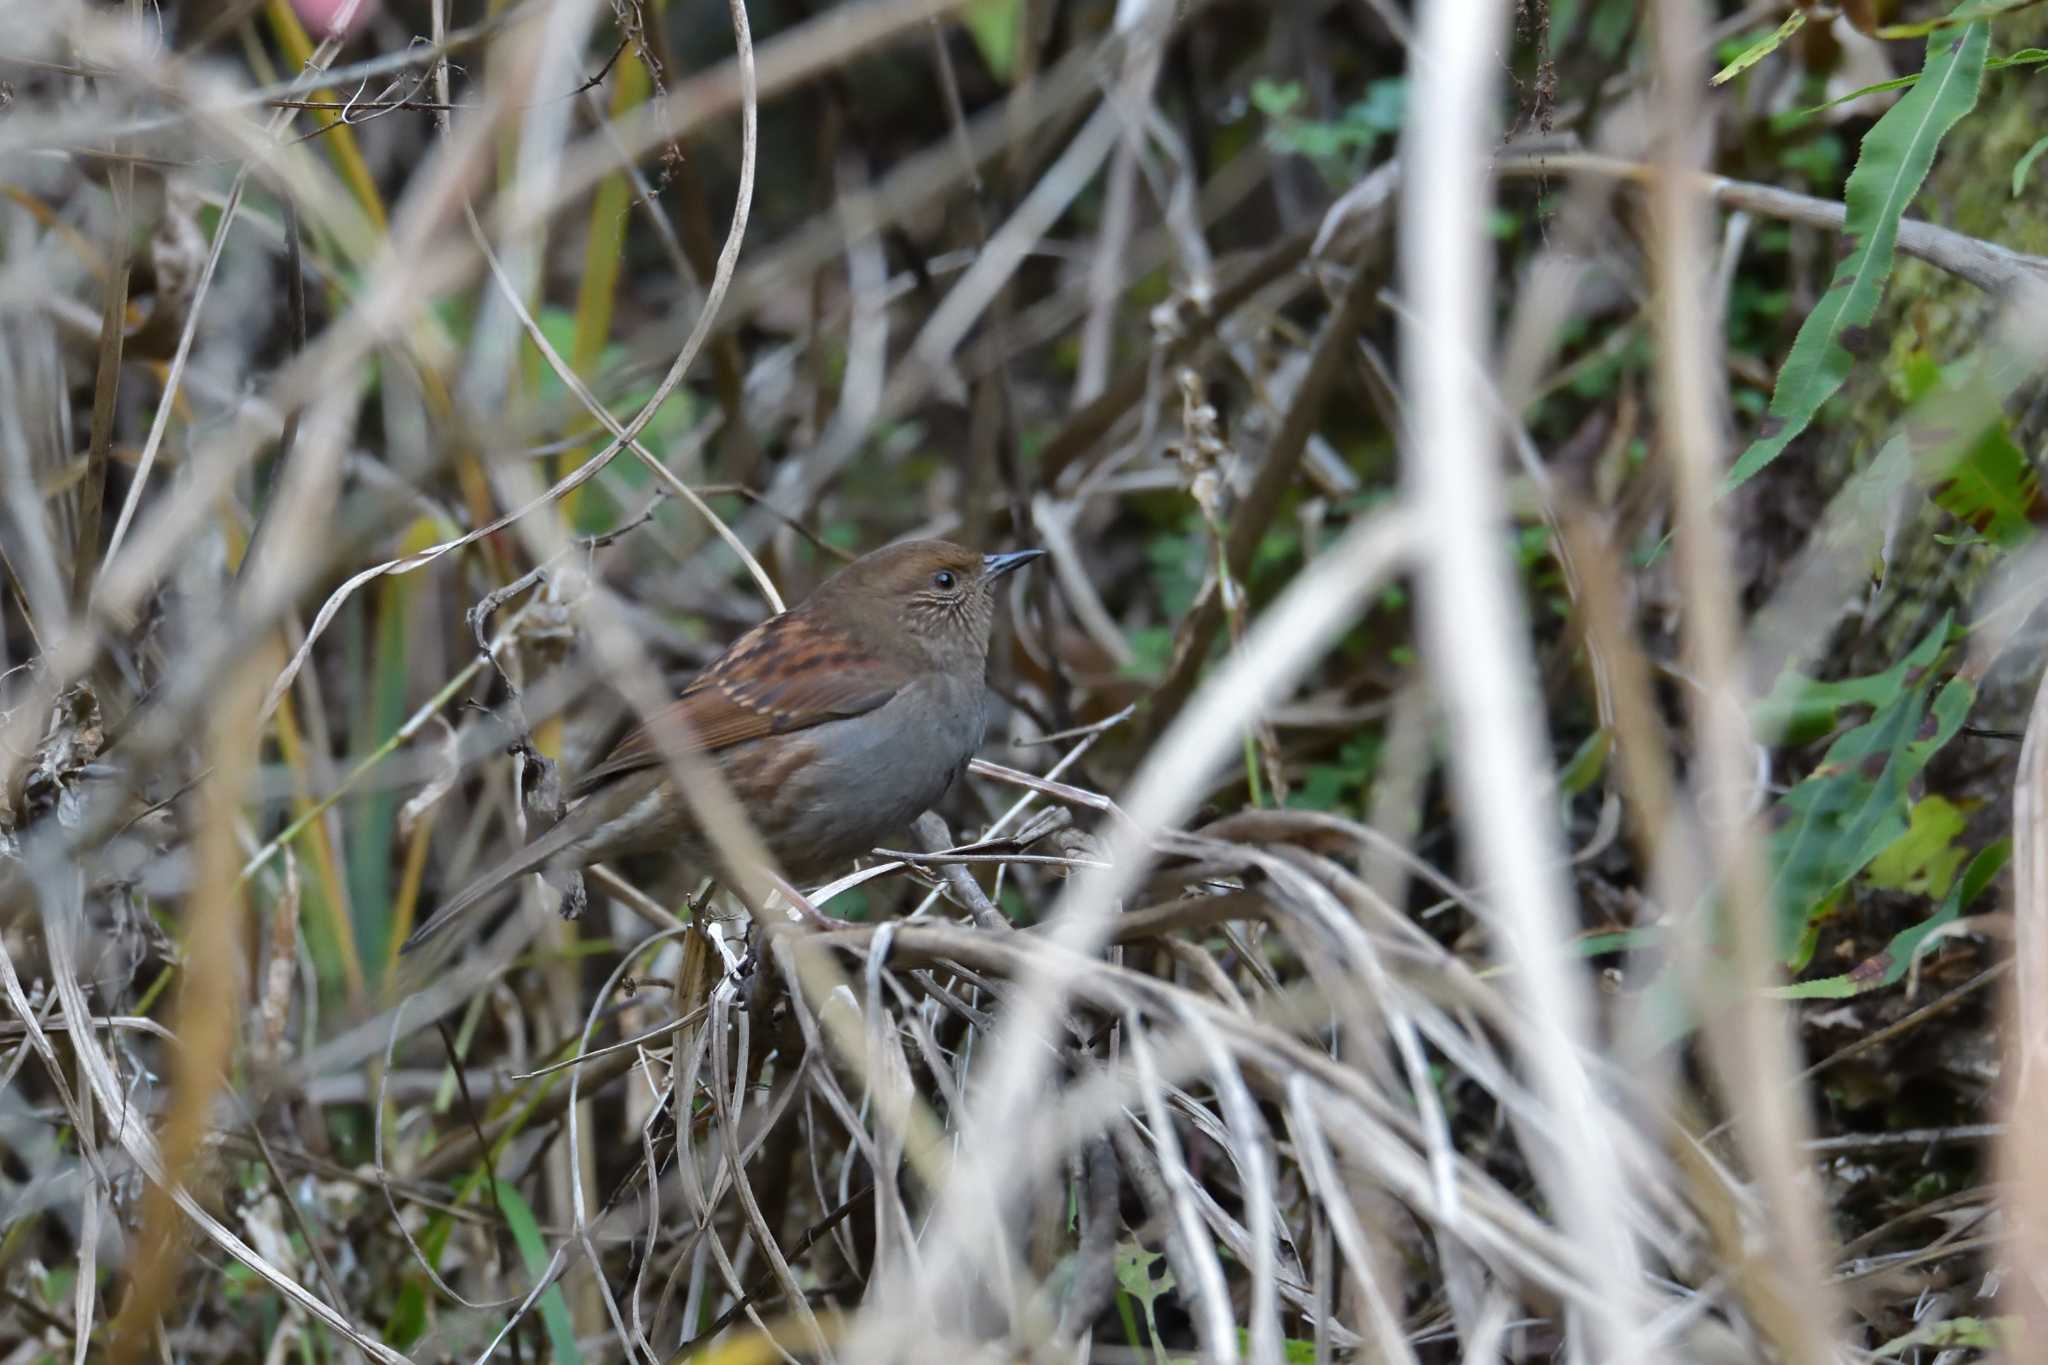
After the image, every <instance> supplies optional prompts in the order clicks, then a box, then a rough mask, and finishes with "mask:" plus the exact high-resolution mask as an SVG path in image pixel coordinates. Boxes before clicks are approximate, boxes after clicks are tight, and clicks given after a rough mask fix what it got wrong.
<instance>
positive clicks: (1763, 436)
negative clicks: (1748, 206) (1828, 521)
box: [1724, 24, 1991, 491]
mask: <svg viewBox="0 0 2048 1365" xmlns="http://www.w3.org/2000/svg"><path fill="white" fill-rule="evenodd" d="M1990 44H1991V32H1990V30H1989V29H1988V28H1986V27H1985V26H1984V25H1982V24H1973V25H1971V26H1970V27H1968V28H1966V29H1964V30H1963V32H1962V33H1961V34H1960V35H1957V36H1955V37H1950V36H1948V35H1947V34H1941V35H1937V36H1936V37H1934V38H1932V39H1930V40H1929V42H1928V45H1927V63H1926V66H1925V68H1924V69H1923V70H1922V72H1921V78H1920V83H1919V84H1918V85H1915V86H1914V87H1913V88H1912V89H1911V90H1909V91H1908V92H1906V94H1904V95H1903V96H1901V97H1900V99H1899V102H1898V103H1897V104H1894V105H1893V106H1892V107H1891V108H1890V109H1888V110H1886V111H1885V113H1884V117H1882V118H1880V119H1879V120H1878V121H1877V122H1876V123H1875V124H1874V125H1872V127H1871V129H1870V131H1869V132H1868V133H1867V134H1865V135H1864V138H1863V146H1862V149H1861V151H1860V152H1859V153H1858V155H1857V158H1856V169H1855V170H1853V171H1851V172H1850V173H1849V184H1848V191H1847V199H1848V221H1847V223H1846V225H1845V226H1844V237H1843V241H1844V243H1845V245H1847V246H1848V247H1849V251H1848V253H1847V254H1846V255H1845V256H1844V257H1843V258H1842V263H1841V266H1840V268H1839V269H1838V270H1837V271H1836V272H1835V278H1834V282H1833V283H1832V284H1830V285H1829V287H1828V291H1827V293H1826V294H1824V295H1822V296H1821V301H1820V303H1819V304H1818V305H1816V306H1815V308H1814V310H1813V312H1812V313H1811V314H1810V315H1809V316H1808V317H1807V319H1806V322H1805V324H1804V325H1803V326H1801V327H1800V329H1799V335H1798V337H1797V338H1796V339H1795V340H1794V341H1793V343H1792V353H1791V355H1789V356H1787V357H1786V360H1785V365H1784V368H1783V369H1782V370H1781V371H1780V372H1779V374H1778V387H1777V389H1776V391H1775V392H1773V393H1772V394H1771V405H1770V410H1769V413H1768V414H1767V415H1766V417H1765V418H1764V421H1763V426H1762V429H1761V431H1760V434H1759V435H1758V436H1757V439H1756V440H1755V441H1753V442H1752V443H1751V444H1750V447H1749V449H1747V450H1745V451H1743V452H1742V457H1741V458H1740V459H1738V460H1737V461H1736V462H1735V467H1734V468H1732V469H1730V470H1729V471H1728V478H1727V481H1726V483H1725V485H1724V491H1726V490H1727V489H1732V488H1735V487H1737V486H1739V485H1741V484H1743V483H1746V482H1747V481H1748V480H1749V479H1750V478H1751V477H1753V476H1754V475H1755V474H1756V472H1757V471H1758V470H1760V469H1762V468H1763V467H1764V466H1765V465H1767V464H1769V463H1770V462H1771V461H1772V460H1775V459H1777V458H1778V456H1779V455H1781V454H1782V453H1784V450H1785V447H1786V446H1788V445H1790V444H1791V443H1792V441H1793V439H1794V438H1796V437H1797V436H1798V435H1799V434H1800V433H1801V432H1803V431H1805V430H1806V428H1807V427H1808V426H1809V425H1810V424H1811V423H1812V422H1813V419H1814V416H1815V414H1816V413H1818V412H1819V411H1820V407H1821V404H1823V403H1825V402H1826V401H1827V400H1828V399H1829V398H1830V397H1832V396H1833V395H1834V392H1835V390H1837V389H1839V388H1840V387H1841V386H1842V381H1843V380H1845V379H1847V378H1848V377H1849V370H1850V367H1851V366H1853V365H1854V364H1855V362H1856V356H1857V355H1858V354H1859V353H1861V352H1862V351H1864V350H1865V349H1866V348H1867V347H1868V346H1869V344H1870V338H1869V334H1868V330H1867V329H1868V327H1869V325H1870V320H1871V318H1872V317H1873V316H1875V315H1876V313H1877V304H1878V300H1879V299H1880V298H1881V297H1882V295H1883V293H1884V283H1885V280H1886V279H1887V278H1888V277H1889V276H1890V275H1891V270H1892V252H1893V247H1894V246H1895V245H1896V244H1897V242H1898V235H1899V219H1900V218H1901V217H1903V216H1904V214H1905V212H1906V206H1907V205H1908V204H1910V203H1912V202H1913V197H1914V196H1915V195H1917V194H1918V193H1919V192H1920V186H1921V184H1922V182H1924V181H1925V180H1926V179H1927V172H1928V170H1929V169H1930V168H1931V167H1932V166H1933V165H1934V154H1935V151H1936V150H1937V149H1938V148H1939V147H1940V146H1941V140H1942V139H1943V138H1944V137H1946V136H1947V135H1948V131H1949V129H1951V128H1953V127H1955V125H1956V123H1957V122H1958V121H1959V120H1960V119H1961V118H1962V117H1963V115H1965V114H1967V113H1969V112H1970V110H1971V109H1972V108H1974V107H1975V106H1976V103H1977V89H1978V86H1979V84H1980V83H1981V82H1982V80H1983V77H1984V59H1985V55H1986V54H1987V53H1988V52H1989V51H1990Z"/></svg>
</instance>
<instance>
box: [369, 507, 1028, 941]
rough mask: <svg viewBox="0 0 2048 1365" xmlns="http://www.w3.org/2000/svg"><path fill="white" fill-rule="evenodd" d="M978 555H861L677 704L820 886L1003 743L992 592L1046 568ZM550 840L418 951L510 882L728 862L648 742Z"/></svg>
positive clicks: (946, 551)
mask: <svg viewBox="0 0 2048 1365" xmlns="http://www.w3.org/2000/svg"><path fill="white" fill-rule="evenodd" d="M1044 553H1045V552H1044V551H1043V550H1016V551H1012V552H1011V553H1008V554H993V555H979V554H975V553H974V552H973V551H971V550H964V549H962V548H961V547H960V546H958V545H952V544H949V543H947V542H946V541H943V540H917V541H911V542H908V543H907V544H902V545H892V546H889V547H888V548H886V549H881V550H876V551H875V552H873V553H872V554H867V555H863V556H862V557H861V558H859V559H857V560H855V561H854V562H853V563H851V564H849V565H847V566H846V567H845V568H844V569H841V570H840V571H839V572H838V573H836V574H834V575H833V576H832V577H831V578H829V579H827V580H826V581H825V582H824V583H822V584H820V585H819V587H818V590H817V591H816V592H814V593H812V594H811V595H810V597H808V598H807V599H805V600H804V602H802V603H801V604H800V605H798V606H796V607H794V608H792V609H790V610H789V611H786V612H783V613H782V614H781V615H780V616H772V617H770V618H769V619H768V620H766V621H763V622H762V623H761V624H760V625H758V626H755V627H754V628H753V629H752V630H750V631H748V632H747V633H746V634H745V635H742V636H741V637H740V638H739V639H738V640H736V641H735V642H734V643H733V645H732V647H731V648H729V649H727V650H726V651H725V653H723V654H721V655H719V656H718V658H717V659H715V660H713V661H712V662H711V664H710V665H709V666H708V667H706V668H705V669H704V670H703V671H702V672H701V673H699V674H698V675H697V676H696V677H695V678H693V679H692V680H691V681H690V684H689V686H687V687H685V688H684V689H683V693H682V695H681V696H679V697H677V698H676V700H675V701H674V702H672V703H670V706H669V714H668V715H665V716H661V717H657V718H656V719H655V723H656V724H659V725H667V724H670V723H673V722H675V721H680V722H681V723H682V725H683V726H684V727H685V732H686V733H687V734H688V735H689V736H690V738H691V740H692V741H693V742H694V744H695V746H696V748H697V749H698V751H699V752H702V753H705V754H707V755H709V756H710V757H712V758H713V759H714V760H715V761H716V762H717V764H718V766H719V768H720V770H721V771H722V773H723V774H724V777H725V780H726V782H727V784H728V785H729V786H730V787H731V788H732V794H733V796H734V798H735V799H736V800H737V801H738V802H739V804H740V805H741V807H743V808H744V809H745V811H746V813H747V818H748V819H750V820H751V821H752V822H753V824H754V828H755V829H756V830H757V831H759V832H760V835H761V838H762V841H763V842H764V843H765V844H766V845H767V848H768V851H769V853H770V854H772V855H773V856H774V858H775V861H776V862H777V863H778V864H779V865H780V866H781V868H782V870H783V871H784V872H786V873H787V874H788V875H790V876H791V877H793V878H795V879H797V880H798V881H807V880H813V879H816V878H818V877H822V876H824V875H826V874H827V873H829V872H831V871H833V870H834V869H836V868H838V867H840V866H842V865H843V864H845V863H846V862H848V861H849V860H851V859H853V858H855V857H857V856H859V855H860V854H862V853H865V852H867V851H868V850H869V849H871V848H873V847H874V846H875V845H876V844H877V843H878V842H879V841H881V840H882V839H883V838H885V837H887V836H888V835H891V834H893V833H895V832H896V831H898V830H900V829H902V828H904V827H905V826H907V825H909V824H910V822H911V821H913V820H915V819H916V818H917V817H918V816H919V815H921V814H923V813H924V812H925V811H926V810H928V809H930V808H931V807H932V806H933V805H934V804H935V803H936V802H937V801H938V800H939V798H941V797H943V796H944V795H945V794H946V790H947V788H948V787H950V786H952V784H953V781H954V779H956V778H957V777H959V775H960V774H961V772H962V771H963V770H965V768H966V767H967V762H968V760H969V759H971V758H973V757H974V754H975V751H976V750H977V749H979V748H980V747H981V741H982V736H983V733H984V731H985V730H986V729H987V726H988V684H987V674H988V648H989V634H990V626H991V623H992V621H993V619H994V616H995V585H996V582H997V580H999V579H1000V578H1002V576H1003V575H1004V574H1007V573H1009V572H1010V571H1011V570H1013V569H1017V568H1021V567H1022V566H1024V565H1026V564H1028V563H1030V562H1031V561H1032V560H1034V559H1036V558H1038V557H1039V556H1040V555H1042V554H1044ZM570 795H571V799H572V804H571V805H570V807H569V809H568V812H567V813H566V814H565V815H564V816H563V817H562V819H561V820H560V821H559V822H558V823H557V824H556V825H555V826H554V827H553V828H552V829H549V830H548V831H546V832H545V833H543V834H542V835H540V837H538V838H536V839H534V840H533V841H532V842H531V843H529V844H527V845H526V847H525V848H522V849H521V850H519V851H518V852H517V853H515V854H513V855H512V856H511V857H509V858H507V859H505V860H504V861H503V862H501V863H499V864H498V865H497V866H495V867H493V868H492V869H491V870H490V871H488V872H486V873H484V874H483V875H482V876H481V877H478V878H477V879H476V880H475V881H473V882H471V883H470V884H469V885H468V886H467V887H465V888H464V889H463V890H462V891H461V892H460V893H459V894H457V895H456V896H455V898H454V899H453V900H451V901H449V902H448V903H447V905H445V906H444V907H442V910H441V913H440V914H438V915H436V916H435V917H434V918H433V919H432V920H430V921H428V922H427V923H426V924H425V925H423V926H421V928H420V929H419V930H418V931H417V932H416V933H414V934H413V936H412V937H411V938H410V939H408V940H407V941H406V944H405V947H406V949H407V950H408V951H409V950H411V949H412V948H414V947H416V946H418V945H419V944H420V943H422V942H424V941H425V940H426V939H428V938H431V937H433V936H434V935H436V934H438V933H440V932H441V931H442V930H443V929H446V928H448V927H449V926H450V925H451V924H453V923H454V922H455V921H456V920H457V919H458V918H460V917H461V916H462V914H463V912H465V911H467V910H469V909H472V908H474V907H475V906H476V905H477V904H479V903H480V902H481V901H482V900H483V899H484V898H485V897H487V896H489V895H490V894H491V893H492V892H494V891H496V890H498V889H499V888H500V887H502V886H504V885H505V884H506V883H507V882H510V881H512V880H514V879H515V878H517V877H519V876H521V875H523V874H525V873H528V872H540V873H542V874H543V875H546V876H549V877H550V878H551V880H554V879H560V878H562V877H563V876H565V875H566V874H568V873H571V872H573V871H575V870H576V869H579V868H583V867H587V866H589V865H590V864H591V863H596V862H603V861H605V860H606V859H610V858H618V857H623V856H627V855H631V854H637V853H661V852H670V853H675V854H677V855H679V856H680V857H682V858H683V859H685V860H687V861H689V862H691V863H695V864H699V865H702V866H705V867H707V868H708V867H715V866H716V862H715V855H714V853H713V851H712V849H711V847H710V844H709V841H708V840H706V839H705V838H704V837H703V836H702V835H701V834H700V833H699V832H698V830H697V824H696V820H695V818H694V817H693V816H692V815H691V812H690V806H689V803H688V802H687V801H686V800H684V799H683V798H682V797H681V796H680V795H679V794H678V793H677V792H676V790H675V787H674V785H673V782H672V779H671V776H670V773H669V768H668V765H667V764H666V763H665V762H663V761H662V758H661V753H660V750H659V749H658V748H657V746H656V745H655V743H654V740H653V738H652V736H651V735H650V734H649V731H648V728H647V727H646V726H642V727H641V728H639V729H637V730H635V731H633V732H632V733H630V734H628V735H627V736H626V737H625V738H624V739H623V740H621V741H620V742H619V744H618V746H617V747H616V748H614V749H613V750H612V751H611V753H610V755H609V756H607V757H606V758H605V759H604V761H603V762H601V763H599V764H598V765H597V766H596V767H594V768H592V769H591V770H590V771H589V772H587V773H585V774H583V776H582V778H581V780H580V781H578V782H577V784H576V786H575V788H574V789H573V791H572V792H571V793H570Z"/></svg>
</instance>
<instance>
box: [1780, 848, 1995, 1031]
mask: <svg viewBox="0 0 2048 1365" xmlns="http://www.w3.org/2000/svg"><path fill="white" fill-rule="evenodd" d="M2011 856H2012V843H2011V841H2010V840H2006V839H2000V840H1999V841H1998V842H1997V843H1994V844H1992V845H1991V846H1990V847H1989V848H1986V849H1984V850H1983V851H1981V852H1980V853H1978V854H1977V856H1976V857H1974V858H1972V859H1971V860H1970V865H1969V867H1968V868H1967V869H1965V870H1964V872H1963V875H1962V878H1961V879H1960V880H1959V881H1957V882H1956V883H1955V884H1954V885H1952V886H1950V887H1949V889H1948V895H1947V896H1946V897H1944V898H1943V900H1942V903H1941V908H1940V909H1938V910H1936V911H1935V912H1934V913H1933V914H1932V915H1929V916H1928V917H1927V918H1926V919H1924V920H1922V921H1920V923H1918V924H1915V925H1913V926H1912V927H1911V928H1908V929H1903V930H1901V931H1899V932H1898V933H1896V934H1894V935H1893V936H1892V941H1891V942H1890V943H1888V944H1886V945H1885V948H1884V951H1883V952H1881V953H1878V954H1876V955H1874V956H1872V957H1869V958H1866V959H1864V960H1863V961H1862V962H1859V963H1858V964H1856V966H1854V967H1852V968H1850V969H1849V970H1848V971H1846V972H1843V973H1842V974H1841V975H1840V976H1829V977H1822V978H1820V979H1819V980H1816V981H1800V982H1797V983H1795V984H1793V985H1790V986H1780V987H1777V988H1776V989H1774V990H1771V991H1769V992H1768V994H1770V995H1773V996H1776V997H1777V998H1778V999H1781V1000H1847V999H1848V998H1850V997H1851V996H1856V995H1862V994H1863V993H1864V992H1866V991H1874V990H1879V989H1881V988H1883V987H1885V986H1895V985H1897V984H1898V983H1899V982H1901V981H1903V980H1904V979H1905V977H1906V973H1907V972H1908V971H1909V970H1911V969H1912V966H1913V959H1914V958H1916V957H1918V956H1919V955H1920V949H1921V946H1922V945H1923V944H1925V943H1926V942H1927V941H1928V939H1930V938H1931V937H1933V935H1934V933H1935V931H1936V930H1938V929H1940V928H1942V927H1943V926H1944V925H1948V924H1952V923H1954V922H1955V921H1956V920H1957V919H1959V918H1960V917H1961V916H1962V913H1963V911H1964V910H1966V909H1968V908H1969V906H1970V904H1971V903H1972V902H1973V901H1975V900H1976V899H1977V897H1978V896H1980V895H1982V894H1983V892H1984V890H1985V888H1987V887H1988V886H1990V885H1991V879H1992V878H1993V877H1996V876H1997V875H1998V872H1999V869H2001V868H2003V867H2004V866H2005V864H2006V861H2007V859H2009V858H2010V857H2011Z"/></svg>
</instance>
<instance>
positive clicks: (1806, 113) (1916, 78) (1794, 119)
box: [1771, 47, 2048, 193]
mask: <svg viewBox="0 0 2048 1365" xmlns="http://www.w3.org/2000/svg"><path fill="white" fill-rule="evenodd" d="M2042 62H2048V48H2039V47H2023V48H2021V49H2020V50H2019V51H2017V52H2010V53H2007V54H2006V55H2005V56H2003V57H1993V58H1991V59H1990V60H1989V61H1987V62H1985V63H1984V69H1985V70H1986V71H2005V70H2007V69H2009V68H2011V67H2015V66H2039V65H2040V64H2041V63H2042ZM1919 83H1920V73H1919V72H1918V71H1915V72H1914V73H1913V74H1912V75H1910V76H1894V77H1893V78H1892V79H1891V80H1888V81H1879V82H1878V83H1877V84H1875V85H1866V86H1863V87H1861V88H1860V89H1856V90H1851V91H1850V92H1849V93H1848V94H1846V95H1837V96H1835V97H1834V98H1833V99H1831V100H1823V101H1821V102H1820V103H1819V104H1816V105H1814V106H1813V107H1812V108H1809V109H1795V110H1793V111H1791V112H1790V113H1786V114H1773V115H1772V116H1771V131H1772V132H1782V131H1784V130H1785V129H1787V128H1796V127H1798V126H1799V125H1800V124H1802V123H1804V122H1806V120H1808V119H1810V118H1812V117H1813V116H1814V115H1815V114H1824V113H1826V112H1827V111H1828V110H1830V109H1832V108H1834V107H1835V106H1836V105H1838V104H1847V103H1849V102H1850V101H1852V100H1860V99H1862V98H1863V97H1864V96H1865V95H1881V94H1884V93H1885V92H1887V91H1890V90H1904V89H1905V88H1906V87H1907V86H1909V85H1918V84H1919ZM2015 193H2017V191H2015Z"/></svg>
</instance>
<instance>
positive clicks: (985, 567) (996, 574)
mask: <svg viewBox="0 0 2048 1365" xmlns="http://www.w3.org/2000/svg"><path fill="white" fill-rule="evenodd" d="M1044 553H1045V551H1043V550H1011V551H1010V552H1009V553H1007V554H1000V555H983V556H982V557H981V575H982V577H984V578H1001V577H1002V576H1003V575H1004V574H1006V573H1008V572H1009V571H1010V570H1012V569H1021V568H1023V567H1024V566H1025V565H1026V564H1029V563H1030V562H1031V561H1032V560H1034V559H1037V558H1038V557H1039V556H1040V555H1042V554H1044Z"/></svg>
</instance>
